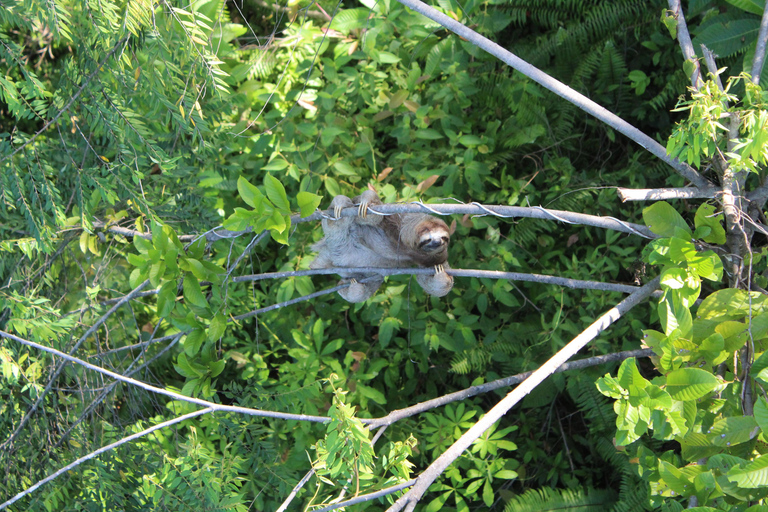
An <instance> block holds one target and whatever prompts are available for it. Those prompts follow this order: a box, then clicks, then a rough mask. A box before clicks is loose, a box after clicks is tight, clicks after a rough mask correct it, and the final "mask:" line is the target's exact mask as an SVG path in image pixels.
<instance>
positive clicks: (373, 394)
mask: <svg viewBox="0 0 768 512" xmlns="http://www.w3.org/2000/svg"><path fill="white" fill-rule="evenodd" d="M357 391H358V392H359V393H360V394H361V395H363V396H364V397H366V398H368V399H370V400H373V401H374V402H376V403H377V404H381V405H384V404H386V403H387V398H386V397H385V396H384V393H382V392H381V391H379V390H378V389H374V388H372V387H370V386H365V385H363V384H360V383H359V382H358V383H357Z"/></svg>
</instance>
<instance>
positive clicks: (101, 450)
mask: <svg viewBox="0 0 768 512" xmlns="http://www.w3.org/2000/svg"><path fill="white" fill-rule="evenodd" d="M214 410H215V409H213V408H208V409H200V410H198V411H195V412H190V413H189V414H184V415H183V416H179V417H178V418H173V419H171V420H168V421H164V422H162V423H158V424H157V425H155V426H154V427H150V428H148V429H145V430H142V431H141V432H137V433H135V434H131V435H130V436H128V437H124V438H122V439H120V440H119V441H115V442H114V443H112V444H108V445H107V446H104V447H101V448H99V449H98V450H96V451H93V452H91V453H89V454H88V455H85V456H83V457H80V458H79V459H77V460H76V461H74V462H72V463H71V464H67V465H66V466H64V467H63V468H61V469H59V470H58V471H56V472H55V473H53V474H51V475H49V476H47V477H45V478H43V479H42V480H40V481H39V482H37V483H36V484H34V485H32V486H31V487H28V488H26V489H24V490H23V491H21V492H20V493H18V494H17V495H16V496H14V497H13V498H11V499H9V500H8V501H6V502H5V503H2V504H0V510H3V509H4V508H6V507H8V505H12V504H13V503H15V502H16V501H18V500H20V499H21V498H23V497H24V496H26V495H27V494H29V493H31V492H33V491H35V489H37V488H38V487H40V486H41V485H44V484H47V483H48V482H50V481H51V480H53V479H54V478H56V477H59V476H61V475H63V474H64V473H66V472H67V471H69V470H71V469H74V468H75V467H77V466H79V465H80V464H82V463H83V462H85V461H87V460H90V459H93V458H94V457H97V456H99V455H101V454H102V453H104V452H107V451H109V450H112V449H114V448H117V447H118V446H120V445H123V444H125V443H129V442H131V441H133V440H134V439H138V438H140V437H144V436H146V435H147V434H151V433H152V432H154V431H155V430H160V429H161V428H165V427H169V426H171V425H174V424H176V423H181V422H182V421H184V420H188V419H191V418H194V417H196V416H201V415H203V414H208V413H211V412H214Z"/></svg>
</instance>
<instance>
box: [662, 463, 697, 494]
mask: <svg viewBox="0 0 768 512" xmlns="http://www.w3.org/2000/svg"><path fill="white" fill-rule="evenodd" d="M659 476H660V477H661V478H662V480H664V483H666V484H667V485H668V486H669V488H670V489H672V490H673V491H675V494H678V495H680V496H690V495H691V494H693V491H694V487H693V482H691V481H689V480H688V479H687V478H686V476H685V474H683V472H682V471H680V470H679V469H678V468H676V467H675V466H673V465H672V464H670V463H669V462H666V461H663V460H661V461H659Z"/></svg>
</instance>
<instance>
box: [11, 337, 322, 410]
mask: <svg viewBox="0 0 768 512" xmlns="http://www.w3.org/2000/svg"><path fill="white" fill-rule="evenodd" d="M0 338H6V339H9V340H13V341H16V342H18V343H21V344H22V345H26V346H28V347H33V348H36V349H38V350H42V351H43V352H48V353H49V354H53V355H55V356H57V357H60V358H62V359H66V360H67V361H70V362H73V363H76V364H79V365H80V366H82V367H84V368H88V369H89V370H93V371H95V372H99V373H102V374H104V375H106V376H108V377H112V378H113V379H115V380H119V381H121V382H125V383H127V384H131V385H133V386H136V387H139V388H141V389H145V390H147V391H150V392H152V393H156V394H158V395H164V396H167V397H170V398H173V399H174V400H180V401H182V402H188V403H191V404H197V405H201V406H203V407H208V408H210V409H211V410H212V411H226V412H236V413H240V414H247V415H249V416H263V417H267V418H277V419H283V420H295V421H313V422H316V423H327V422H328V418H323V417H322V416H310V415H308V414H291V413H287V412H275V411H265V410H263V409H251V408H249V407H237V406H234V405H221V404H215V403H213V402H209V401H207V400H201V399H199V398H194V397H190V396H185V395H182V394H180V393H175V392H173V391H168V390H167V389H162V388H158V387H155V386H152V385H150V384H147V383H146V382H141V381H139V380H135V379H131V378H129V377H125V376H124V375H120V374H119V373H115V372H113V371H110V370H107V369H105V368H102V367H100V366H96V365H94V364H91V363H89V362H86V361H83V360H82V359H78V358H77V357H73V356H70V355H69V354H65V353H64V352H61V351H59V350H56V349H55V348H51V347H46V346H45V345H40V344H39V343H35V342H34V341H29V340H25V339H24V338H20V337H18V336H14V335H13V334H10V333H7V332H5V331H0Z"/></svg>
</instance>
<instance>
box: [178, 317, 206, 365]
mask: <svg viewBox="0 0 768 512" xmlns="http://www.w3.org/2000/svg"><path fill="white" fill-rule="evenodd" d="M203 341H205V331H204V330H203V329H200V328H199V327H198V328H196V329H193V330H192V332H190V333H189V334H187V337H186V338H184V342H183V343H182V345H183V346H184V352H186V353H187V355H189V356H194V355H196V354H197V353H199V352H200V346H201V345H202V344H203ZM201 375H202V374H201Z"/></svg>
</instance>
